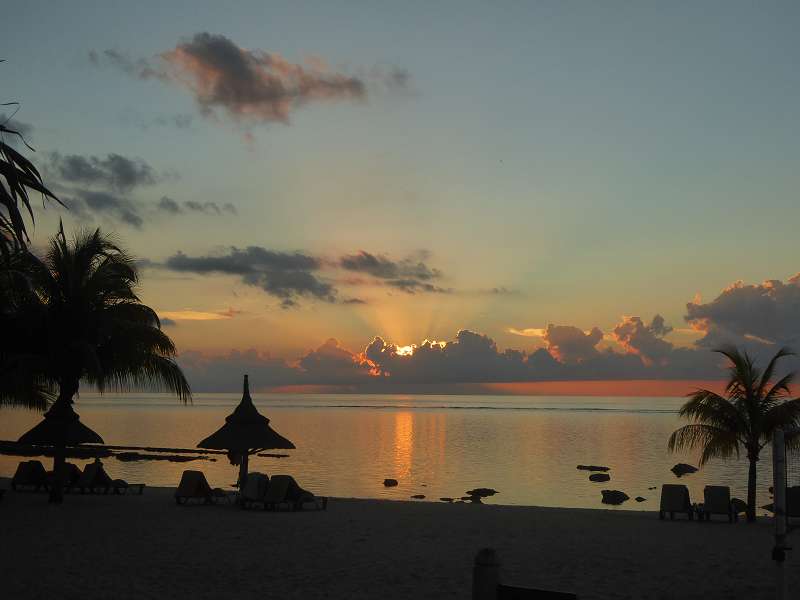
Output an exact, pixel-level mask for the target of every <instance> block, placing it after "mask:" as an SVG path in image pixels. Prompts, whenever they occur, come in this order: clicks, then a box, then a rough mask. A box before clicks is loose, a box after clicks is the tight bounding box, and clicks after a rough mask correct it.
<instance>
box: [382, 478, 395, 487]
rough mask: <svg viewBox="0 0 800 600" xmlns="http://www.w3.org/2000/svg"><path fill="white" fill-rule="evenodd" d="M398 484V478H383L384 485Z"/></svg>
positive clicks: (393, 485) (392, 485)
mask: <svg viewBox="0 0 800 600" xmlns="http://www.w3.org/2000/svg"><path fill="white" fill-rule="evenodd" d="M396 485H397V479H390V478H387V479H384V480H383V486H384V487H395V486H396Z"/></svg>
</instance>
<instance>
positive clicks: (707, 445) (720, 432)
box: [668, 423, 740, 465]
mask: <svg viewBox="0 0 800 600" xmlns="http://www.w3.org/2000/svg"><path fill="white" fill-rule="evenodd" d="M739 445H740V442H739V439H738V437H737V436H736V434H735V433H733V432H730V431H727V430H725V429H723V428H721V427H714V426H712V425H705V424H702V423H693V424H691V425H684V426H683V427H681V428H679V429H677V430H676V431H674V432H673V433H672V435H670V437H669V442H668V447H669V450H670V451H671V452H680V451H683V450H694V449H696V448H702V449H703V450H702V453H701V455H700V464H701V465H703V464H705V463H706V462H707V461H708V460H709V459H711V458H729V457H731V456H737V457H738V456H739Z"/></svg>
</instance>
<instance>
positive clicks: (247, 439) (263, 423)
mask: <svg viewBox="0 0 800 600" xmlns="http://www.w3.org/2000/svg"><path fill="white" fill-rule="evenodd" d="M197 447H198V448H209V449H213V450H229V451H230V452H231V453H232V454H235V455H239V457H240V463H239V491H241V490H242V488H243V486H244V482H245V480H246V478H247V461H248V458H249V457H250V455H251V454H254V453H256V452H261V451H262V450H294V444H293V443H292V442H290V441H289V440H287V439H286V438H285V437H283V436H282V435H280V434H278V433H277V432H276V431H275V430H274V429H272V427H270V426H269V419H268V418H267V417H265V416H264V415H262V414H261V413H259V412H258V410H256V407H255V406H253V399H252V398H251V397H250V385H249V383H248V380H247V375H245V376H244V393H243V394H242V401H241V402H240V403H239V406H237V407H236V409H235V410H234V411H233V412H232V413H231V414H229V415H228V416H227V417H225V425H223V426H222V427H220V428H219V429H218V430H217V431H215V432H214V433H212V434H211V435H210V436H208V437H207V438H206V439H204V440H203V441H202V442H200V443H199V444H197Z"/></svg>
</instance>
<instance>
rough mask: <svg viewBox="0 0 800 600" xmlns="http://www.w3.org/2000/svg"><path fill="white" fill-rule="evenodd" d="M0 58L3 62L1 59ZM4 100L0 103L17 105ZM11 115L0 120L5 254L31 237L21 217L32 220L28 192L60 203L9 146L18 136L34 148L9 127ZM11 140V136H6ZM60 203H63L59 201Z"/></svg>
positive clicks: (0, 240) (0, 227) (0, 239)
mask: <svg viewBox="0 0 800 600" xmlns="http://www.w3.org/2000/svg"><path fill="white" fill-rule="evenodd" d="M0 62H5V61H2V60H0ZM17 105H18V103H17V102H6V103H4V104H2V105H0V106H17ZM10 122H11V117H9V118H7V119H6V121H5V122H0V207H2V210H0V252H2V253H3V255H5V256H7V254H8V252H10V251H11V249H12V248H13V247H18V246H21V247H22V248H25V247H26V244H27V242H29V241H30V238H29V237H28V232H27V229H26V227H25V221H24V219H23V216H22V215H23V211H26V212H27V213H28V215H29V216H30V219H31V222H33V221H34V217H33V209H32V208H31V198H30V193H31V192H39V193H40V194H41V195H42V199H43V200H45V201H46V200H48V199H49V200H53V201H55V202H57V203H59V204H62V202H61V200H59V199H58V198H57V197H56V195H55V194H53V192H51V191H50V190H49V189H48V188H47V187H45V185H44V182H43V181H42V176H41V174H40V173H39V171H38V169H37V168H36V167H35V166H34V165H33V163H32V162H31V161H30V160H28V159H27V158H25V157H24V156H22V154H20V153H19V152H17V151H16V150H15V149H14V148H12V147H11V145H10V144H9V143H7V140H9V138H11V137H15V138H17V139H18V140H19V141H20V142H22V143H23V144H24V145H25V146H26V147H27V148H28V149H29V150H31V151H33V148H32V147H31V146H30V145H29V144H28V142H27V141H25V138H24V137H23V136H22V134H21V133H20V132H19V131H16V130H14V129H11V128H10V127H8V125H9V123H10ZM9 141H10V140H9ZM62 205H63V204H62Z"/></svg>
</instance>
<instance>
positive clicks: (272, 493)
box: [263, 475, 293, 510]
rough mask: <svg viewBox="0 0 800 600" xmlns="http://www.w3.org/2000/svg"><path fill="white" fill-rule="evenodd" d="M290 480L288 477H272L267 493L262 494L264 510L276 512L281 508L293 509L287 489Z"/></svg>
mask: <svg viewBox="0 0 800 600" xmlns="http://www.w3.org/2000/svg"><path fill="white" fill-rule="evenodd" d="M291 482H292V478H291V477H289V476H288V475H273V476H272V478H271V479H270V480H269V485H267V493H266V494H264V500H263V503H264V510H267V509H269V510H278V509H279V508H280V507H281V506H284V505H285V506H286V507H287V508H290V509H291V508H293V503H292V501H291V500H290V499H289V487H290V485H291Z"/></svg>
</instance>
